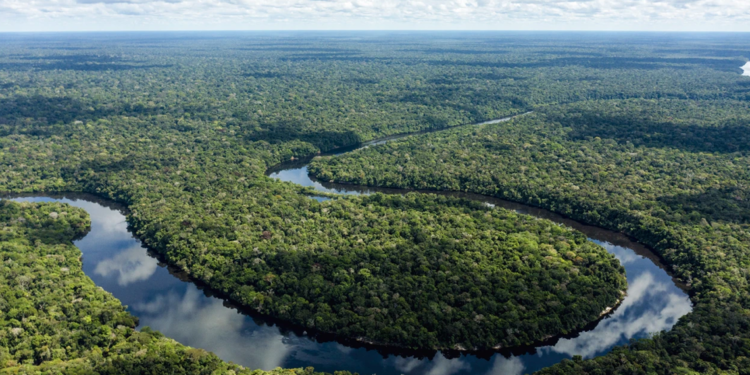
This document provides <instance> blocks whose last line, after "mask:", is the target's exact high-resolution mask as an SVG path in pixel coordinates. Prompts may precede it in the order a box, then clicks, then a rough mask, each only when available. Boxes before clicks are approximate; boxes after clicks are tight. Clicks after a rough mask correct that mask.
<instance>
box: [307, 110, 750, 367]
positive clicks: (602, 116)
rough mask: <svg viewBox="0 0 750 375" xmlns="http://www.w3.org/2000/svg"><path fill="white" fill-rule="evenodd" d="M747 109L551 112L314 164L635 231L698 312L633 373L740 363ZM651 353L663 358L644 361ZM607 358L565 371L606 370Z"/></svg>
mask: <svg viewBox="0 0 750 375" xmlns="http://www.w3.org/2000/svg"><path fill="white" fill-rule="evenodd" d="M748 109H750V108H748V103H747V102H741V101H728V100H727V101H721V102H713V101H684V100H676V99H664V100H642V99H639V100H618V101H589V102H585V103H576V104H569V105H564V106H554V107H552V106H550V107H544V108H539V109H537V111H536V112H535V113H534V114H530V115H527V116H524V117H519V118H517V119H514V120H513V121H511V122H507V123H502V124H495V125H485V126H481V127H462V128H460V129H455V130H449V131H444V132H438V133H434V134H429V135H424V136H414V137H409V138H406V139H404V140H401V141H396V142H391V143H388V144H385V145H381V146H378V147H371V148H367V149H363V150H360V151H358V152H356V153H352V154H349V155H346V156H342V157H334V158H321V159H318V160H316V161H314V162H313V164H312V165H311V167H310V170H311V172H312V173H313V174H314V175H315V176H317V177H318V178H320V179H323V180H335V181H338V182H347V183H354V184H362V185H376V186H388V187H401V188H416V189H435V190H451V191H469V192H475V193H481V194H486V195H491V196H497V197H501V198H506V199H510V200H514V201H520V202H524V203H529V204H532V205H536V206H540V207H545V208H549V209H551V210H554V211H555V212H559V213H562V214H565V215H567V216H569V217H572V218H575V219H577V220H580V221H584V222H587V223H592V224H596V225H599V226H602V227H606V228H612V229H616V230H619V231H623V232H625V233H628V234H631V235H633V236H634V237H636V238H638V239H639V240H641V241H643V242H644V243H648V244H649V245H651V246H652V247H653V248H654V249H655V250H657V252H658V254H659V255H660V256H661V257H663V258H664V259H665V260H666V261H667V262H668V264H670V265H671V268H672V271H673V272H674V273H675V274H676V275H677V276H678V277H680V278H681V279H683V280H685V281H686V282H687V283H689V285H690V286H691V288H692V291H691V292H692V293H693V295H694V297H693V301H694V303H696V309H695V312H694V313H693V314H690V315H688V316H687V317H686V318H684V319H683V320H681V322H680V324H679V325H678V326H677V327H675V329H673V330H672V331H670V332H668V333H664V334H661V335H658V336H656V337H655V338H654V339H653V340H645V341H643V342H639V343H636V344H634V345H632V347H631V348H630V350H629V351H622V352H621V354H620V355H623V356H624V357H623V358H627V360H630V361H632V362H633V363H634V364H638V365H637V366H633V370H641V371H649V370H653V369H658V368H660V367H662V368H670V367H683V366H684V365H686V364H689V365H692V366H695V367H694V368H696V369H697V370H700V371H709V370H710V369H712V368H714V366H716V367H718V368H721V369H724V370H742V371H745V370H747V368H748V362H747V351H748V349H749V348H748V347H747V346H746V345H747V344H740V343H745V342H750V341H747V340H748V337H750V336H748V334H749V333H748V331H747V324H748V320H747V319H748V310H747V308H748V304H747V298H748V295H747V292H748V289H747V280H746V277H747V269H748V265H750V255H749V254H750V247H749V246H750V226H749V224H750V221H749V219H750V216H748V214H749V213H750V206H748V204H747V199H748V197H750V196H749V195H748V193H749V192H748V190H747V187H748V184H749V183H750V172H749V171H748V168H747V166H748V165H749V164H750V159H749V155H748V153H747V151H748V150H747V145H748V139H747V137H748V135H747V134H749V133H748V131H750V126H749V125H748V124H750V111H748ZM652 350H658V352H656V353H659V354H658V355H657V356H655V357H653V358H651V357H649V356H644V354H645V353H647V352H648V351H652ZM609 358H610V357H609V356H608V357H605V358H603V359H597V360H596V361H595V362H592V363H584V364H575V365H574V364H570V365H569V366H570V367H567V368H566V370H571V371H575V372H577V371H584V370H593V369H595V368H597V367H602V368H607V367H608V366H612V364H611V363H609V362H608V361H609ZM619 366H620V365H619V364H617V365H616V367H619ZM559 371H562V370H561V369H560V368H557V369H554V370H550V371H549V372H550V373H556V372H559Z"/></svg>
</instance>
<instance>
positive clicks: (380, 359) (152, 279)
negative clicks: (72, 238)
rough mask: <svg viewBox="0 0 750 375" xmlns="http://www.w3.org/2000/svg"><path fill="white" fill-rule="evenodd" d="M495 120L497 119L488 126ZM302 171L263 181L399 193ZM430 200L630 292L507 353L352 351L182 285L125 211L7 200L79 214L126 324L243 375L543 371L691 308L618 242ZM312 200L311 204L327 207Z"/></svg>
mask: <svg viewBox="0 0 750 375" xmlns="http://www.w3.org/2000/svg"><path fill="white" fill-rule="evenodd" d="M504 120H507V119H504ZM499 121H503V120H497V121H494V122H499ZM397 138H400V137H391V138H388V139H382V140H377V141H373V142H368V143H367V144H364V145H361V146H359V147H357V148H362V147H370V146H374V145H377V144H380V143H383V142H386V141H388V140H390V139H397ZM355 149H356V148H355ZM344 151H345V150H339V151H338V153H341V152H344ZM350 151H352V150H346V152H350ZM333 154H336V153H333ZM308 162H309V160H308V161H297V162H292V163H285V164H282V165H279V166H277V167H276V168H274V169H273V170H271V171H269V175H270V177H272V178H277V179H280V180H284V181H290V182H294V183H297V184H300V185H305V186H312V187H314V188H315V189H316V190H318V191H321V192H327V193H337V194H370V193H374V192H382V193H387V194H403V193H404V192H405V191H404V190H394V189H378V188H361V187H355V186H351V185H340V184H328V183H320V182H318V181H315V180H314V179H312V178H310V177H309V176H308V174H307V163H308ZM432 193H435V192H432ZM437 194H446V195H454V196H462V197H466V198H470V199H476V200H481V201H483V202H485V203H487V204H489V205H493V206H498V207H504V208H507V209H511V210H515V211H518V212H521V213H524V214H529V215H533V216H537V217H542V218H546V219H550V220H552V221H555V222H558V223H561V224H564V225H568V226H571V227H574V228H576V229H578V230H580V231H582V232H583V233H585V234H586V235H587V236H588V237H589V238H590V240H591V241H593V242H596V243H598V244H600V245H602V246H603V247H605V248H606V249H607V251H609V252H611V253H612V254H614V255H615V256H616V257H617V258H618V259H619V260H620V262H621V263H622V265H623V266H624V267H625V269H626V272H627V279H628V284H629V287H628V294H627V296H626V298H625V299H624V301H623V302H622V304H621V305H620V306H619V307H618V308H617V309H616V310H614V312H612V313H611V314H609V315H608V316H606V317H605V318H603V319H602V320H600V321H598V322H596V323H594V324H592V326H591V327H589V330H587V331H584V332H581V333H579V334H577V335H576V336H575V337H567V338H561V339H559V340H555V341H556V342H550V343H546V344H545V345H541V346H538V347H535V348H524V349H518V350H516V351H514V352H502V353H494V352H489V353H471V354H462V353H455V352H445V353H444V352H424V353H418V352H400V351H398V350H385V349H377V348H370V347H366V346H362V345H354V346H352V345H349V344H344V343H340V342H337V341H332V340H330V339H327V338H325V337H318V336H313V335H311V334H309V333H307V332H305V331H303V330H301V329H298V328H295V327H290V326H288V325H285V324H281V323H278V322H275V321H274V320H272V319H269V318H266V317H261V316H257V315H255V314H252V313H250V312H247V311H243V310H242V309H238V308H237V307H235V306H233V305H232V304H231V303H229V302H226V301H224V300H222V299H221V298H218V297H216V296H214V295H213V294H212V293H211V291H210V290H207V289H205V288H203V287H202V286H200V285H199V284H197V283H193V282H191V281H190V280H189V279H188V278H187V277H185V275H183V274H181V273H180V272H176V271H175V270H173V269H171V268H170V267H168V266H166V265H165V264H163V263H161V262H160V261H159V260H157V258H156V257H154V256H153V255H152V254H150V253H149V251H148V250H147V249H146V248H145V247H143V245H142V244H141V242H140V241H139V240H138V239H136V238H134V237H133V235H132V234H131V233H130V232H129V231H128V226H127V223H126V221H125V215H124V208H123V207H120V206H118V205H116V204H114V203H112V202H109V201H104V200H101V199H99V198H97V197H94V196H89V195H67V196H57V197H54V196H49V197H41V196H33V197H23V198H14V199H15V200H23V201H62V202H66V203H69V204H71V205H73V206H77V207H81V208H83V209H85V210H86V211H88V213H89V214H90V215H91V220H92V225H91V232H90V233H89V234H88V235H87V236H86V237H85V238H83V239H82V240H79V241H76V242H75V244H76V246H78V248H79V249H81V251H82V252H83V270H84V271H85V273H86V274H87V275H88V276H89V277H91V279H93V280H94V282H95V283H96V284H97V285H99V286H101V287H102V288H104V289H105V290H106V291H108V292H110V293H112V294H113V295H114V296H115V297H117V298H118V299H119V300H120V301H122V303H123V304H124V305H126V306H127V307H128V310H129V311H130V312H131V313H132V314H133V315H135V316H138V317H139V318H140V326H141V327H143V326H149V327H151V328H153V329H156V330H159V331H161V332H162V333H164V334H165V335H167V336H169V337H171V338H174V339H176V340H177V341H179V342H181V343H183V344H186V345H189V346H193V347H199V348H204V349H207V350H210V351H212V352H214V353H216V354H217V355H219V356H220V357H221V358H223V359H225V360H228V361H233V362H235V363H238V364H241V365H244V366H246V367H249V368H262V369H265V370H270V369H273V368H275V367H287V368H291V367H307V366H313V367H315V369H316V370H318V371H328V372H333V371H335V370H349V371H352V372H359V373H360V374H363V375H365V374H374V373H376V374H378V375H399V374H428V375H462V374H487V375H490V374H508V375H516V374H522V373H527V372H533V371H535V370H539V369H541V368H544V367H547V366H551V365H553V364H555V363H558V362H560V361H561V360H563V359H565V358H571V357H572V356H574V355H581V356H583V357H584V358H591V357H594V356H598V355H602V354H604V353H606V352H608V351H609V350H611V349H612V348H613V347H614V346H617V345H622V344H625V343H627V342H628V341H629V340H630V339H633V338H642V337H647V336H648V335H649V334H651V333H655V332H659V331H663V330H668V329H670V328H671V327H672V326H673V325H674V324H675V323H676V322H677V320H678V319H679V318H680V317H681V316H683V315H685V314H687V313H689V312H690V311H691V309H692V307H691V303H690V300H689V298H688V295H687V293H686V292H685V290H684V289H685V288H684V287H683V286H681V285H680V284H679V283H677V282H676V281H675V280H674V279H673V278H672V277H671V276H670V275H669V274H668V273H667V272H666V270H665V267H664V266H663V265H661V263H660V262H659V259H658V257H656V256H655V255H654V254H653V253H651V252H650V251H649V250H648V249H647V248H645V247H644V246H642V245H640V244H638V243H636V242H633V241H631V240H630V239H629V238H628V237H626V236H624V235H622V234H619V233H615V232H611V231H607V230H603V229H601V228H596V227H591V226H587V225H582V224H580V223H577V222H574V221H571V220H568V219H565V218H563V217H561V216H559V215H556V214H554V213H551V212H549V211H546V210H543V209H539V208H534V207H529V206H525V205H522V204H517V203H512V202H507V201H503V200H499V199H495V198H490V197H486V196H480V195H474V194H465V193H437ZM312 198H315V199H318V200H320V201H323V200H327V199H331V198H325V197H312Z"/></svg>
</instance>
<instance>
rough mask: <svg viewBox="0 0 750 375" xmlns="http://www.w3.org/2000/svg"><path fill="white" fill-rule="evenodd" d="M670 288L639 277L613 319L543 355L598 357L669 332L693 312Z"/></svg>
mask: <svg viewBox="0 0 750 375" xmlns="http://www.w3.org/2000/svg"><path fill="white" fill-rule="evenodd" d="M667 288H668V285H667V284H664V283H662V282H658V281H656V279H655V278H654V276H653V275H652V274H651V273H650V272H644V273H642V274H640V275H638V276H637V277H636V278H635V280H634V281H632V282H631V283H630V286H629V288H628V295H627V296H626V298H625V300H624V301H623V302H622V304H621V305H620V307H619V308H617V309H616V310H615V312H614V314H612V316H610V317H608V318H606V319H604V320H603V321H602V322H600V323H599V325H598V326H597V327H596V329H594V330H593V331H589V332H583V333H581V334H580V335H579V336H578V337H576V338H575V339H562V340H560V341H559V342H558V343H557V344H556V345H554V346H550V347H544V348H540V349H539V351H540V353H549V352H557V353H564V354H567V355H569V356H573V355H581V356H583V357H584V358H591V357H594V356H596V355H598V354H600V353H602V352H604V351H606V350H607V349H609V348H611V347H612V346H614V345H616V344H617V343H618V342H621V341H622V340H623V339H624V340H629V339H631V338H634V337H636V336H637V335H639V334H648V333H654V332H659V331H663V330H667V329H669V328H671V327H672V326H673V325H674V324H675V323H677V320H678V319H679V318H680V317H681V316H683V315H685V314H687V313H689V312H690V310H691V305H690V300H689V299H688V298H687V297H683V296H678V295H677V294H674V293H668V294H666V295H665V293H666V292H667V290H668V289H667Z"/></svg>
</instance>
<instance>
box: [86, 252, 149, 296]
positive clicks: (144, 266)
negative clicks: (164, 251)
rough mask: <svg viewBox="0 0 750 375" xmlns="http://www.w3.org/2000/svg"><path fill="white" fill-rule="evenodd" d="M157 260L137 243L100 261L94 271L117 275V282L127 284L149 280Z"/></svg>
mask: <svg viewBox="0 0 750 375" xmlns="http://www.w3.org/2000/svg"><path fill="white" fill-rule="evenodd" d="M157 265H158V262H157V260H156V259H155V258H154V257H152V256H149V255H148V252H147V251H146V249H144V248H143V247H141V246H140V245H139V244H136V245H135V246H133V247H132V248H130V249H128V250H125V251H123V252H121V253H118V254H117V255H115V256H114V257H113V258H111V259H105V260H103V261H101V262H99V263H98V264H97V265H96V268H95V269H94V273H96V274H97V275H100V276H104V277H112V276H115V275H116V276H117V284H118V285H120V286H127V285H129V284H132V283H134V282H136V281H143V280H148V279H149V278H150V277H151V275H153V274H154V272H155V271H156V267H157Z"/></svg>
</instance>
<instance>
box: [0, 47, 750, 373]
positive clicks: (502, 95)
mask: <svg viewBox="0 0 750 375" xmlns="http://www.w3.org/2000/svg"><path fill="white" fill-rule="evenodd" d="M0 43H2V46H3V48H2V50H1V51H0V168H2V172H3V173H2V174H0V191H3V192H12V193H18V192H69V191H76V192H88V193H94V194H97V195H99V196H102V197H106V198H110V199H113V200H116V201H118V202H121V203H124V204H125V205H127V206H128V208H129V209H130V214H129V216H128V222H129V223H130V225H132V227H133V229H134V231H135V232H136V234H137V235H138V236H139V237H140V238H142V239H143V240H144V242H145V243H146V244H148V245H149V246H150V247H152V248H153V249H154V250H155V251H157V252H158V253H160V254H161V255H162V256H163V257H164V258H165V259H166V260H167V261H168V262H170V263H171V264H173V265H175V266H177V267H179V268H180V269H182V270H184V271H185V272H187V273H188V274H189V275H190V276H191V277H194V278H196V279H198V280H201V281H203V282H205V283H207V284H208V285H210V286H211V287H212V288H215V289H217V290H219V291H222V292H224V293H225V294H227V295H229V296H230V297H231V298H232V299H233V300H235V301H237V302H240V303H242V304H244V305H246V306H249V307H251V308H253V309H255V310H257V311H260V312H262V313H265V314H269V315H272V316H275V317H279V318H281V319H284V320H286V321H289V322H293V323H296V324H298V325H300V326H303V327H307V328H311V329H317V330H321V331H325V332H332V333H337V334H340V335H342V336H345V337H351V338H358V339H361V340H364V341H373V342H377V343H384V344H391V345H401V346H407V347H412V348H456V347H458V348H467V349H473V348H492V347H495V346H497V345H501V346H503V347H507V346H514V345H521V344H529V343H533V342H535V341H538V340H541V339H543V338H546V337H548V336H549V335H555V334H560V333H567V332H571V331H574V330H575V329H577V328H580V327H582V326H583V325H585V324H586V323H588V322H591V321H593V320H595V319H596V317H598V315H599V313H600V312H601V311H602V310H603V309H604V308H605V307H607V306H611V305H612V304H613V303H615V301H617V300H618V299H619V298H620V291H621V290H622V289H623V288H624V287H625V285H624V278H623V275H622V268H621V267H620V265H619V264H618V263H617V261H616V260H615V259H614V257H612V256H611V255H609V254H607V253H606V252H605V251H604V249H602V248H601V247H598V246H595V245H593V244H591V243H589V242H588V241H586V239H585V237H584V236H582V235H581V234H580V233H577V232H575V231H572V230H570V229H566V228H562V227H558V226H556V225H553V224H551V223H549V222H547V221H544V220H541V221H539V220H534V219H531V218H528V217H525V216H523V215H517V214H514V213H510V212H507V211H504V210H500V209H489V208H487V207H483V206H480V205H477V204H475V203H471V202H468V201H462V200H457V199H450V198H445V197H437V196H432V195H425V194H409V195H406V196H404V197H393V196H382V195H375V196H371V197H352V198H346V199H334V200H331V201H327V202H323V203H320V202H317V201H315V200H312V199H310V198H309V197H308V195H309V194H310V193H311V192H310V190H309V189H306V188H303V187H300V186H295V185H293V184H289V183H282V182H278V181H274V180H272V179H270V178H268V177H266V176H265V175H264V172H265V171H266V170H267V169H268V168H270V167H272V166H273V165H275V164H277V163H279V162H281V161H285V160H289V159H290V158H300V157H306V156H309V155H313V154H316V153H319V152H324V151H328V150H332V149H334V148H336V147H341V146H349V145H355V144H358V143H360V142H362V141H365V140H369V139H373V138H376V137H381V136H386V135H391V134H398V133H406V132H415V131H422V130H428V129H442V128H447V127H452V126H458V125H462V124H468V123H473V122H479V121H484V120H490V119H493V118H499V117H504V116H508V115H513V114H518V113H525V112H527V111H529V110H533V111H534V113H533V114H531V115H528V116H524V117H522V118H518V119H516V120H514V121H513V122H510V123H506V124H500V125H488V126H484V127H482V128H470V127H461V128H456V129H454V130H447V131H445V132H444V133H435V134H431V135H423V136H416V137H414V138H410V139H408V140H406V141H401V142H398V143H394V144H387V145H385V146H379V147H374V148H370V149H367V150H364V151H360V152H357V153H355V154H352V155H350V156H344V157H342V158H340V159H338V158H333V159H321V160H318V161H317V162H316V163H314V165H313V166H312V168H311V170H312V171H313V172H314V173H315V174H316V175H317V176H319V177H320V178H323V179H329V180H336V181H346V182H351V183H361V184H376V185H383V186H399V187H412V188H432V189H447V190H462V191H469V190H470V191H475V192H479V193H484V194H488V195H495V196H500V197H504V198H509V199H513V200H518V201H524V202H529V203H532V204H535V205H539V206H543V207H548V208H550V209H552V210H553V211H556V212H560V213H563V214H566V215H569V216H572V217H574V218H576V219H578V220H581V221H584V222H588V223H592V224H597V225H601V226H605V227H608V228H612V229H617V230H622V231H624V232H626V233H629V234H631V235H633V236H635V237H636V238H638V239H639V240H641V241H643V242H644V243H647V244H650V245H652V246H653V247H654V248H655V249H656V250H657V251H658V252H659V254H660V255H661V256H662V257H664V259H665V260H666V261H667V262H668V263H669V264H670V265H671V266H672V268H673V269H674V271H675V273H676V275H678V276H679V277H680V278H682V279H683V280H685V281H686V282H689V283H690V284H691V286H692V288H693V289H694V300H695V301H694V302H695V303H696V311H695V312H694V313H692V314H690V315H688V316H687V317H686V318H683V319H682V320H681V321H680V323H679V324H678V325H677V326H676V327H675V329H674V330H673V331H670V332H669V333H665V334H660V335H657V336H655V337H654V338H653V339H649V340H644V341H641V342H638V343H634V344H633V345H631V346H628V347H625V348H619V349H617V350H615V351H614V352H613V353H611V354H609V355H606V356H604V357H601V358H597V359H594V360H590V361H567V362H565V363H563V364H560V365H558V366H556V367H553V368H551V369H550V370H549V371H553V372H565V371H573V372H576V371H578V372H580V371H592V372H595V373H596V372H601V373H609V372H616V371H622V372H628V371H629V372H635V373H637V372H639V371H641V372H646V371H654V372H662V373H663V372H667V371H672V370H670V369H682V370H684V371H691V370H692V371H704V372H706V371H711V370H728V371H734V372H740V371H744V370H742V369H746V368H748V367H750V366H748V363H747V361H748V360H747V351H748V350H750V346H748V344H747V342H750V341H747V340H748V335H750V328H749V327H748V314H747V311H748V310H747V309H748V305H747V298H748V297H747V296H746V294H747V285H746V277H747V275H746V268H747V248H746V247H747V243H748V242H747V241H748V238H747V232H746V227H745V225H746V224H747V223H745V222H743V220H744V217H745V216H746V215H747V213H746V212H744V211H745V209H744V207H743V205H742V202H744V199H745V195H744V192H743V189H744V187H743V186H744V185H743V181H746V180H743V178H745V175H744V174H743V173H744V172H743V171H744V169H742V165H743V163H746V162H747V160H744V159H743V158H744V155H745V152H746V149H745V148H746V144H747V142H746V137H747V136H746V135H745V134H746V131H745V128H746V127H747V117H746V115H745V113H747V112H746V109H747V108H746V105H747V101H748V98H750V85H748V83H747V80H743V79H744V78H742V77H740V76H739V72H740V69H739V67H740V66H741V65H743V64H744V62H745V61H746V60H747V59H746V58H745V57H744V56H746V55H748V53H747V52H746V51H748V46H747V44H746V42H744V41H743V40H742V38H740V37H738V36H735V35H719V36H706V35H697V36H696V35H667V36H665V35H659V36H654V35H652V34H611V35H592V34H573V33H571V34H560V35H552V34H535V33H510V34H481V33H479V34H450V33H447V34H441V33H436V34H399V33H394V34H369V33H361V34H357V33H355V34H354V36H351V35H340V34H335V33H334V34H314V35H304V36H302V35H295V34H283V33H281V34H271V33H260V34H222V33H216V34H210V33H205V34H190V33H182V34H181V33H174V34H139V35H134V34H91V35H68V36H64V37H61V36H57V37H51V36H46V35H36V36H22V35H4V36H3V39H2V40H0ZM743 111H744V112H743ZM744 165H746V164H744ZM714 203H716V204H720V206H718V207H720V208H717V206H715V204H714ZM71 249H72V248H70V246H68V250H69V251H72V250H71ZM29 251H30V250H29ZM69 268H70V269H73V268H72V267H69ZM79 276H80V277H81V278H83V276H82V275H79ZM81 282H84V281H81ZM584 300H585V302H582V301H584ZM102 324H105V323H104V322H102ZM131 326H132V324H131ZM129 332H131V333H129V334H131V335H138V333H132V332H134V331H132V329H131V330H130V331H129ZM141 334H148V335H151V333H150V332H149V331H147V332H145V333H143V332H142V333H141ZM153 335H154V337H156V336H158V334H156V333H154V334H153ZM153 340H161V338H158V339H157V338H154V339H153ZM172 345H177V344H172ZM175 347H178V346H175ZM139 350H140V349H139ZM174 350H177V351H179V350H183V349H174ZM184 350H187V349H184ZM9 353H10V351H9ZM17 353H18V352H14V354H13V356H16V354H17ZM14 358H16V357H14ZM18 358H19V359H24V358H26V357H22V356H21V355H19V357H18ZM211 358H214V357H211ZM31 364H34V362H33V361H32V363H31ZM37 364H38V363H37ZM215 366H218V367H221V368H224V367H222V366H230V365H225V364H220V363H218V362H216V364H215ZM218 367H217V368H218ZM227 368H228V367H227ZM675 371H676V370H675Z"/></svg>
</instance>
